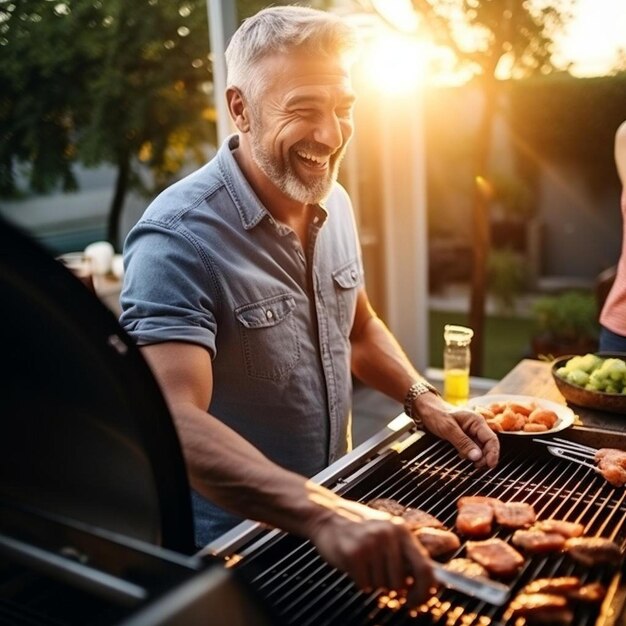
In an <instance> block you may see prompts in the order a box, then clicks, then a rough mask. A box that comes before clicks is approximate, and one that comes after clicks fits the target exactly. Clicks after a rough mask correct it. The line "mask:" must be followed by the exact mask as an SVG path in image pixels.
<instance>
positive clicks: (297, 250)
mask: <svg viewBox="0 0 626 626" xmlns="http://www.w3.org/2000/svg"><path fill="white" fill-rule="evenodd" d="M237 146H238V137H237V136H236V135H235V136H232V137H230V138H229V139H228V140H227V141H226V142H225V143H224V145H223V146H222V147H221V148H220V150H219V151H218V153H217V155H216V157H215V158H214V159H213V160H211V161H210V162H209V163H208V164H206V165H205V166H204V167H202V168H201V169H199V170H198V171H196V172H194V173H193V174H191V175H190V176H188V177H186V178H184V179H183V180H181V181H179V182H178V183H176V184H174V185H173V186H171V187H170V188H168V189H167V190H165V191H164V192H163V193H162V194H160V195H159V196H158V197H157V198H156V199H155V200H154V202H152V204H151V205H150V206H149V207H148V209H147V210H146V212H145V213H144V215H143V217H142V218H141V220H140V221H139V222H138V223H137V225H136V226H135V227H134V228H133V229H132V230H131V232H130V233H129V235H128V238H127V240H126V244H125V250H124V255H125V265H126V275H125V279H124V288H123V290H122V295H121V304H122V310H123V313H122V316H121V318H120V322H121V324H122V326H123V327H124V328H125V329H126V331H127V332H128V333H129V334H130V335H131V336H132V337H133V338H134V339H135V341H136V342H137V344H138V345H140V346H141V345H148V344H154V343H159V342H163V341H183V342H191V343H195V344H199V345H201V346H204V347H205V348H206V349H207V350H208V351H209V353H210V355H211V358H212V366H213V376H214V386H213V397H212V400H211V404H210V406H209V407H207V410H208V411H209V412H210V413H211V414H212V415H214V416H215V417H216V418H218V419H220V420H222V421H223V422H224V423H225V424H227V425H228V426H230V427H231V428H232V429H234V430H235V431H237V432H238V433H239V434H241V435H242V436H243V437H245V438H246V439H247V440H248V441H250V442H251V443H252V444H253V445H254V446H256V447H257V448H259V449H260V450H261V451H262V452H263V453H264V454H265V455H266V456H267V457H269V458H270V459H272V460H273V461H275V462H276V463H278V464H279V465H281V466H283V467H285V468H287V469H289V470H293V471H296V472H298V473H300V474H303V475H305V476H311V475H313V474H315V473H317V472H318V471H320V470H322V469H323V468H324V467H326V466H327V465H328V464H329V463H332V462H333V461H335V460H336V459H337V458H338V457H340V456H341V455H343V454H345V453H346V452H347V450H348V449H349V447H350V408H351V396H352V383H351V373H350V341H349V334H350V329H351V327H352V323H353V320H354V312H355V306H356V295H357V289H358V287H359V286H360V285H361V284H362V280H363V269H362V262H361V255H360V248H359V244H358V238H357V235H356V228H355V224H354V216H353V212H352V207H351V204H350V200H349V198H348V196H347V194H346V192H345V191H344V190H343V188H342V187H341V186H339V185H335V186H334V188H333V191H332V193H331V194H330V196H329V198H328V199H327V201H326V202H325V204H324V206H318V207H316V210H315V211H314V212H313V218H312V220H311V223H310V225H309V229H310V230H309V244H308V245H309V249H308V250H303V249H302V246H301V244H300V241H299V239H298V237H297V235H296V234H295V233H294V232H293V231H292V230H291V229H290V228H289V227H287V226H285V225H284V224H281V223H278V222H277V221H276V220H274V219H273V218H272V216H271V215H270V213H268V211H267V210H266V209H265V207H264V206H263V205H262V204H261V202H260V201H259V199H258V198H257V196H256V195H255V193H254V191H253V190H252V188H251V187H250V185H249V184H248V182H247V181H246V179H245V178H244V176H243V174H242V172H241V170H240V169H239V167H238V165H237V163H236V161H235V158H234V156H233V153H232V151H233V150H234V149H236V148H237ZM192 496H193V498H192V499H193V505H194V519H195V526H196V542H197V544H198V545H203V544H204V543H206V542H208V541H210V540H212V539H213V538H215V537H216V536H218V535H219V534H221V533H223V532H225V531H226V530H227V529H228V528H230V527H231V526H233V525H234V524H235V523H236V522H237V521H238V520H237V518H234V517H233V516H231V515H228V514H225V513H224V512H223V511H221V510H220V509H218V508H217V507H215V506H214V505H212V504H210V503H207V502H206V500H203V499H202V498H201V497H200V496H199V495H198V494H197V493H195V492H194V493H193V494H192Z"/></svg>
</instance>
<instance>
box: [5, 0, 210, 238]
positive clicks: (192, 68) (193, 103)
mask: <svg viewBox="0 0 626 626" xmlns="http://www.w3.org/2000/svg"><path fill="white" fill-rule="evenodd" d="M0 51H1V54H2V64H0V84H2V85H3V89H2V93H1V95H0V194H1V195H3V196H5V197H6V196H9V195H10V194H15V193H16V192H18V189H17V184H16V171H17V168H18V167H23V168H24V169H25V170H26V172H27V174H28V180H29V184H30V187H31V188H32V189H33V190H35V191H38V192H46V191H50V190H52V189H54V188H55V187H57V186H58V185H59V184H60V185H62V187H63V189H64V190H71V189H75V188H76V181H75V178H74V175H73V173H72V166H73V165H74V164H75V163H76V162H77V161H81V162H83V163H85V164H87V165H96V164H99V163H103V162H108V163H112V164H113V165H115V166H116V168H117V180H116V184H115V191H114V194H113V199H112V203H111V207H110V212H109V223H108V238H109V239H110V240H111V241H112V242H113V243H116V239H117V232H118V222H119V217H120V213H121V209H122V206H123V202H124V198H125V195H126V193H127V191H128V189H129V187H130V186H132V185H135V186H142V181H141V177H140V167H139V166H140V164H142V165H143V166H144V167H147V168H150V170H151V171H152V173H153V175H154V179H155V181H156V184H157V186H158V185H162V184H164V183H165V182H166V180H168V179H169V178H170V177H171V175H172V174H174V173H175V172H176V171H177V170H178V168H179V167H180V166H181V164H182V162H183V160H184V159H185V158H186V157H187V156H188V155H189V153H191V154H193V155H194V156H195V157H196V159H197V160H198V161H202V160H203V159H204V155H203V154H202V147H203V145H206V143H207V142H212V143H215V129H214V124H213V117H212V116H213V111H214V110H213V108H212V106H211V104H212V103H211V99H210V95H211V93H212V81H211V69H210V67H211V64H210V62H209V58H208V51H209V46H208V34H207V11H206V2H205V0H184V1H183V2H182V3H180V4H179V3H172V2H167V1H164V0H135V1H133V2H125V1H124V0H93V1H92V2H85V1H84V0H65V1H63V2H58V3H54V2H49V1H46V0H22V1H21V2H19V3H7V2H2V3H0Z"/></svg>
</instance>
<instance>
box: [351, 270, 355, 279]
mask: <svg viewBox="0 0 626 626" xmlns="http://www.w3.org/2000/svg"><path fill="white" fill-rule="evenodd" d="M350 276H351V277H352V280H356V271H355V270H352V271H351V272H350Z"/></svg>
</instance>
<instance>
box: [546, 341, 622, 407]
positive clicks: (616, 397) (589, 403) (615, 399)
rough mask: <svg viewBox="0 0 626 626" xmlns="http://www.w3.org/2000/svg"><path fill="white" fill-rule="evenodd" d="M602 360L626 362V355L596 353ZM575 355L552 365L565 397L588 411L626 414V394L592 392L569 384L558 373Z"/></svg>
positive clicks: (554, 375)
mask: <svg viewBox="0 0 626 626" xmlns="http://www.w3.org/2000/svg"><path fill="white" fill-rule="evenodd" d="M596 354H597V355H598V356H600V357H602V358H608V357H616V358H619V359H624V360H626V353H623V352H621V353H620V352H611V353H609V352H596ZM572 356H574V355H571V354H570V355H569V356H562V357H559V358H558V359H556V360H555V361H553V363H552V368H551V369H552V378H554V382H555V383H556V386H557V387H558V389H559V391H560V392H561V393H562V394H563V397H564V398H565V399H566V400H567V401H568V402H571V403H572V404H576V405H578V406H584V407H586V408H588V409H598V410H600V411H610V412H611V413H624V414H626V394H622V393H605V392H604V391H590V390H589V389H584V388H583V387H579V386H578V385H573V384H572V383H570V382H567V381H566V380H564V379H563V378H561V377H560V376H557V375H556V371H557V370H558V369H559V368H560V367H563V366H564V365H565V364H566V363H567V361H569V359H571V358H572Z"/></svg>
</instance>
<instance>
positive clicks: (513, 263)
mask: <svg viewBox="0 0 626 626" xmlns="http://www.w3.org/2000/svg"><path fill="white" fill-rule="evenodd" d="M487 278H488V284H487V289H488V291H489V293H490V294H491V295H492V296H493V298H494V300H495V303H496V306H497V308H498V311H499V312H500V313H509V314H510V313H512V312H514V310H515V300H516V299H517V297H518V296H519V295H520V294H522V293H523V292H524V289H525V288H526V285H527V274H526V265H525V262H524V257H523V256H522V255H521V254H520V253H518V252H514V251H513V250H511V249H510V248H502V249H500V250H497V249H496V250H491V251H490V252H489V257H488V259H487Z"/></svg>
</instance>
